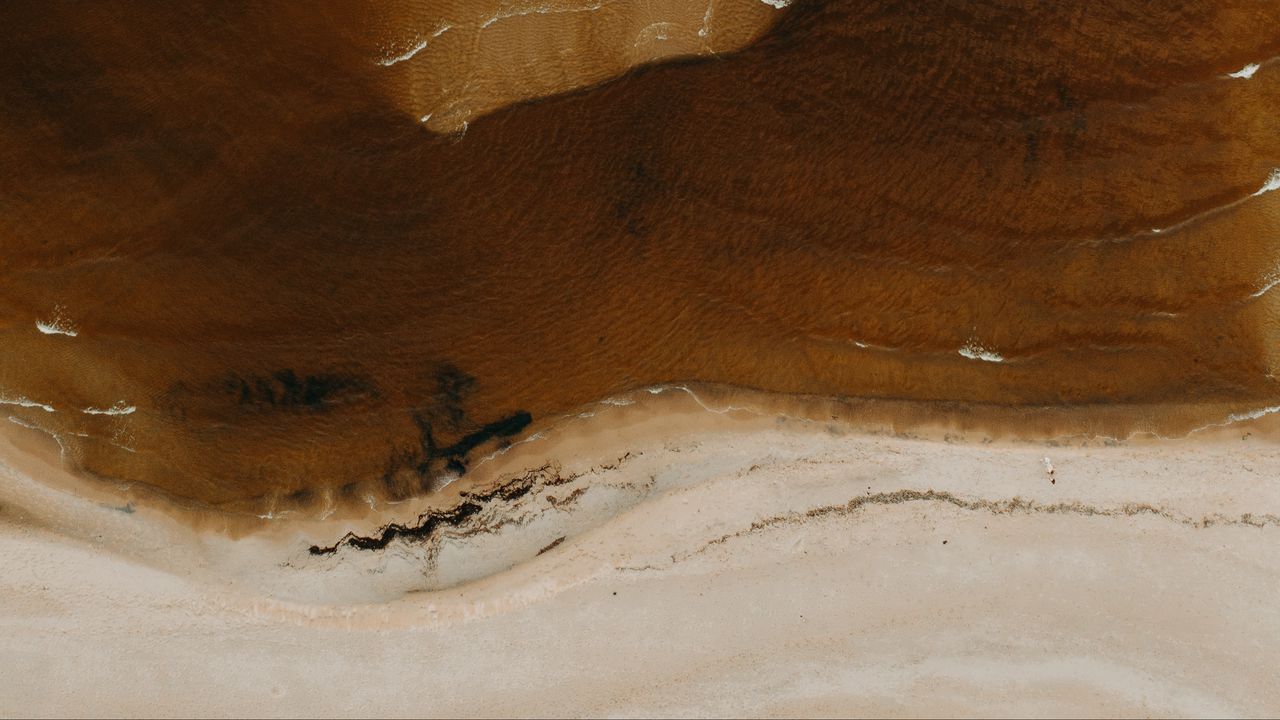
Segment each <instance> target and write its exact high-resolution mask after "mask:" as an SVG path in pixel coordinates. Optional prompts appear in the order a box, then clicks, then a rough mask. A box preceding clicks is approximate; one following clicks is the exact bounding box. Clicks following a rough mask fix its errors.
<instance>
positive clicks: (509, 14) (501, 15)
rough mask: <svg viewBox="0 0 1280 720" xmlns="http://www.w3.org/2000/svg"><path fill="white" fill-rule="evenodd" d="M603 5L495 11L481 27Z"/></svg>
mask: <svg viewBox="0 0 1280 720" xmlns="http://www.w3.org/2000/svg"><path fill="white" fill-rule="evenodd" d="M790 1H791V0H787V2H790ZM602 7H604V0H600V2H596V3H593V4H591V5H587V6H585V7H576V8H556V7H551V6H549V5H535V6H533V7H527V8H520V9H519V10H507V11H504V12H498V13H495V14H494V15H493V16H492V17H490V18H489V19H488V20H485V21H484V22H483V23H481V24H480V29H481V30H484V29H485V28H487V27H489V26H490V25H492V24H494V23H496V22H498V21H499V20H506V19H508V18H514V17H524V16H526V15H559V14H561V13H577V12H592V11H594V10H599V9H600V8H602Z"/></svg>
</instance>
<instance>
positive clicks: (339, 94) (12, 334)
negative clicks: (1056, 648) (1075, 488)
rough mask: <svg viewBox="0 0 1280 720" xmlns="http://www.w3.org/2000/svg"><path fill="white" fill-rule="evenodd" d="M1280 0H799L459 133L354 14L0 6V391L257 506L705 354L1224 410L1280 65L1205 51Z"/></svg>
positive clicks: (1046, 405) (761, 369) (1247, 405)
mask: <svg viewBox="0 0 1280 720" xmlns="http://www.w3.org/2000/svg"><path fill="white" fill-rule="evenodd" d="M760 5H761V7H762V8H763V10H765V11H768V13H775V12H776V11H774V10H773V9H772V8H771V7H767V6H764V5H763V4H760ZM718 6H719V4H717V7H718ZM459 7H461V6H459ZM486 7H487V6H486ZM673 7H674V6H673ZM1277 12H1280V11H1278V10H1277V9H1276V8H1275V7H1274V6H1273V5H1270V4H1267V3H1262V2H1258V3H1247V2H1246V3H1239V4H1234V5H1231V6H1223V5H1222V4H1219V3H1211V2H1203V3H1200V2H1195V3H1189V4H1186V3H1184V4H1180V5H1179V6H1178V7H1176V8H1153V7H1147V6H1146V5H1141V6H1140V5H1138V4H1130V3H1121V4H1120V5H1111V6H1108V7H1090V8H1083V9H1082V8H1076V7H1065V6H1062V7H1059V6H1047V5H1044V4H1040V3H1036V4H1032V3H1027V4H1025V5H1023V4H1018V3H1007V4H999V3H993V4H983V5H975V6H969V7H965V8H947V9H939V8H937V7H936V6H935V4H932V3H924V2H921V3H907V4H900V3H853V2H834V1H832V2H821V1H818V0H814V1H811V2H806V1H805V0H797V2H796V3H795V4H794V5H793V6H792V7H790V8H788V9H786V10H784V11H782V12H780V13H776V17H777V21H776V24H775V25H774V26H773V27H771V28H770V29H769V30H768V31H767V32H766V34H765V35H764V36H762V37H761V38H759V40H758V41H756V42H754V43H752V44H750V45H749V46H747V47H745V48H743V49H741V50H739V51H737V52H730V53H724V54H722V55H720V56H719V57H714V58H701V59H689V58H685V59H680V60H677V61H674V62H667V63H665V64H658V65H651V66H646V67H644V68H640V69H636V70H633V71H631V72H629V73H627V74H626V75H625V76H623V77H621V78H618V79H616V80H613V81H611V82H607V83H604V84H602V85H599V86H597V87H593V88H587V89H579V90H577V91H574V92H569V93H565V94H561V95H556V96H552V97H546V98H543V99H541V100H538V101H536V102H525V103H520V104H517V105H514V106H511V107H507V108H504V109H496V108H495V109H492V112H489V114H488V115H486V116H484V117H482V118H480V119H478V120H476V121H474V122H470V123H469V126H468V129H467V132H466V134H465V135H463V136H461V137H443V136H440V135H439V134H437V133H435V132H432V131H431V130H430V129H428V128H424V127H423V126H422V124H421V123H420V122H419V118H417V117H413V115H412V113H410V112H407V111H406V108H405V106H404V102H405V98H406V97H409V96H410V95H406V93H407V92H408V91H407V90H403V89H399V90H398V89H396V88H395V87H393V85H394V82H391V81H389V80H388V75H387V73H388V71H395V72H399V71H400V70H404V71H405V72H409V70H408V66H407V65H406V66H405V67H403V68H402V67H401V65H405V64H403V63H402V64H397V65H395V66H392V67H391V68H387V67H384V66H381V65H378V64H377V59H378V58H382V57H385V55H380V54H378V53H377V52H374V51H376V50H380V48H375V47H370V45H369V42H368V41H369V35H368V32H369V27H370V26H369V24H368V22H367V20H368V18H367V17H366V16H363V15H362V16H361V17H360V19H359V22H352V18H351V17H348V14H349V13H350V14H352V15H354V14H358V13H357V11H356V10H354V9H350V10H344V9H338V8H330V9H327V10H324V11H313V10H311V9H304V8H293V7H291V6H259V7H250V8H241V7H221V6H220V7H217V8H200V9H198V10H197V9H193V8H187V7H183V6H181V5H177V4H166V5H154V6H153V5H147V6H129V5H122V6H118V7H117V6H110V5H94V6H90V7H82V6H69V5H68V6H61V5H54V6H45V5H40V6H32V7H23V6H21V5H20V4H10V5H7V6H6V7H5V8H4V9H3V10H0V13H3V15H4V20H5V23H6V26H8V27H11V28H14V31H13V35H14V39H13V41H12V42H10V43H7V44H6V46H5V48H4V49H3V50H0V99H2V100H3V101H4V107H5V108H6V112H5V113H4V114H3V116H0V157H4V158H5V160H6V162H5V165H6V167H10V168H16V170H13V171H11V177H12V179H13V184H14V185H15V187H16V188H17V192H14V193H10V194H9V195H8V196H7V199H6V201H5V212H4V213H0V223H2V225H0V232H2V233H3V240H0V243H3V245H2V246H0V249H2V250H3V254H2V261H0V344H2V346H3V347H4V348H5V350H4V353H3V354H0V393H3V394H4V397H5V398H10V399H16V398H25V399H27V400H28V401H29V402H31V403H38V404H47V405H48V406H49V407H53V408H55V410H56V412H52V413H50V412H46V411H44V410H42V409H41V408H39V407H30V406H14V405H5V406H4V409H5V411H6V413H7V414H8V415H13V416H14V417H16V418H18V419H19V420H20V421H22V422H23V423H27V424H32V425H37V426H40V427H42V428H43V429H45V430H47V431H49V432H54V433H56V434H58V435H59V437H60V439H61V442H62V443H64V445H65V447H66V459H67V461H68V462H69V463H71V464H72V465H73V466H74V467H76V468H77V469H79V470H81V471H83V472H85V473H88V474H90V475H92V476H96V477H101V478H104V479H108V480H111V481H115V482H119V483H125V484H127V485H129V486H130V487H132V488H135V489H136V490H134V492H137V493H139V494H146V493H155V494H156V495H157V496H162V497H168V498H171V499H172V500H173V501H174V502H177V503H180V504H182V503H185V504H186V505H187V506H189V507H195V508H204V509H208V508H214V509H216V510H219V511H225V512H231V513H242V514H249V515H256V514H262V513H265V512H275V511H279V510H288V509H295V508H296V509H310V510H312V511H318V510H319V508H321V507H324V506H325V504H326V503H328V502H333V503H337V504H343V503H345V504H346V507H347V508H348V510H349V511H351V512H354V509H356V508H358V507H359V506H360V505H361V504H362V503H363V502H364V498H365V497H366V496H369V495H373V496H375V497H377V498H381V499H403V498H407V497H410V496H414V495H417V494H421V493H424V492H430V491H432V490H435V489H437V488H438V487H439V485H440V483H441V482H442V478H447V477H449V476H452V475H457V474H458V473H460V472H466V473H468V474H470V473H472V472H473V471H474V466H475V463H476V461H477V459H478V457H480V456H483V455H484V454H487V453H488V452H490V451H491V450H493V449H496V448H497V447H498V446H500V445H501V444H502V443H503V442H511V441H518V440H519V439H520V438H521V437H526V436H527V433H530V432H535V431H537V430H538V429H539V428H541V427H546V426H550V425H552V424H554V423H555V422H556V419H557V418H560V417H563V416H565V415H566V414H571V413H573V412H575V411H578V410H580V409H582V408H585V407H587V406H588V404H589V403H591V402H594V401H597V400H600V399H601V398H609V397H622V396H626V394H627V393H628V392H636V391H637V390H636V389H637V388H644V387H649V386H652V385H664V384H670V383H676V382H686V381H688V382H691V383H695V384H694V385H691V386H693V387H697V388H699V392H700V393H701V392H702V389H703V388H722V390H715V391H712V394H715V395H717V397H716V398H714V399H715V400H716V401H717V402H721V403H723V404H735V403H738V402H741V403H742V404H748V405H750V404H756V403H758V401H759V399H760V398H762V397H763V398H768V399H769V400H768V403H769V404H771V403H774V402H780V403H783V404H786V403H790V402H794V403H796V404H797V406H802V405H805V404H810V405H812V406H813V407H812V408H810V409H816V408H818V406H822V405H823V403H830V407H826V406H823V409H822V411H823V412H825V410H826V409H830V408H837V410H836V411H835V412H832V413H828V414H834V415H836V416H837V418H836V419H837V420H839V421H841V422H850V423H852V424H854V425H859V424H870V425H874V424H877V423H885V424H887V425H888V426H890V427H893V428H895V429H896V430H897V431H899V432H908V431H913V430H912V428H916V427H932V426H935V425H936V426H939V427H941V426H948V425H951V424H954V425H955V426H956V427H959V428H960V429H961V430H962V431H964V430H967V431H969V432H975V431H977V430H978V429H979V428H981V429H982V432H983V433H989V434H990V435H992V436H996V437H1001V436H1006V435H1012V436H1024V435H1025V436H1034V435H1035V433H1043V435H1041V437H1053V436H1055V435H1064V434H1068V435H1074V434H1080V433H1083V434H1086V435H1095V436H1111V437H1116V438H1124V437H1127V436H1128V435H1130V434H1131V433H1132V432H1134V431H1150V432H1154V433H1158V434H1162V435H1177V434H1180V433H1182V432H1185V431H1189V430H1191V429H1194V428H1196V427H1199V426H1202V425H1206V424H1212V423H1217V422H1222V421H1225V420H1227V419H1228V418H1230V417H1231V416H1232V415H1233V414H1239V413H1243V412H1247V411H1250V410H1255V409H1258V408H1261V407H1266V406H1273V405H1276V404H1277V402H1276V397H1277V393H1276V388H1275V384H1274V381H1273V380H1272V378H1271V374H1272V367H1273V365H1274V362H1275V358H1274V357H1273V355H1274V352H1275V350H1274V348H1275V347H1276V346H1275V343H1274V342H1273V340H1274V328H1275V325H1274V307H1275V306H1274V297H1273V296H1272V295H1271V294H1265V293H1264V294H1262V295H1260V296H1257V297H1255V295H1256V294H1257V293H1259V292H1260V291H1262V290H1263V289H1264V288H1265V287H1266V286H1267V285H1268V283H1270V282H1271V281H1272V279H1273V273H1274V272H1275V271H1276V263H1277V259H1276V258H1277V254H1276V248H1275V233H1274V229H1275V220H1274V218H1275V212H1276V203H1277V202H1280V193H1263V194H1256V193H1258V191H1259V190H1260V189H1261V188H1262V187H1263V186H1264V183H1266V182H1267V181H1268V178H1269V177H1271V173H1272V172H1273V170H1274V169H1275V168H1276V167H1277V166H1280V128H1277V126H1276V123H1277V120H1276V118H1275V113H1274V112H1273V106H1274V98H1275V97H1277V94H1278V93H1280V72H1277V71H1276V66H1275V65H1274V64H1266V65H1264V66H1263V67H1262V68H1261V69H1260V70H1259V71H1258V72H1257V73H1256V74H1255V75H1254V76H1253V77H1252V78H1249V79H1248V80H1240V79H1231V78H1228V77H1226V74H1227V73H1229V72H1232V71H1234V70H1237V69H1239V68H1240V67H1242V66H1244V65H1246V64H1247V63H1252V62H1264V63H1265V62H1267V61H1268V60H1269V59H1271V58H1274V57H1276V56H1277V55H1280V40H1278V39H1277V38H1276V37H1275V35H1274V33H1272V32H1271V30H1270V28H1273V27H1275V26H1276V21H1277V20H1280V17H1277V16H1276V14H1277ZM557 17H559V16H557ZM771 17H772V16H771ZM425 19H426V18H425V17H424V18H418V19H415V20H414V22H415V23H419V20H422V21H425ZM562 21H563V22H569V21H568V20H567V19H566V18H564V17H561V18H560V19H559V20H554V22H556V23H559V22H562ZM505 22H506V21H504V24H505ZM510 22H512V23H521V22H526V21H524V20H512V21H510ZM527 22H528V23H530V27H531V28H532V27H533V26H534V25H536V24H537V23H540V22H548V23H550V22H553V20H552V19H550V18H546V19H538V18H533V17H531V18H529V19H528V20H527ZM573 22H579V21H578V20H574V21H573ZM419 24H420V23H419ZM415 27H417V26H416V25H415ZM498 27H499V26H498V25H493V26H491V28H489V29H494V28H498ZM510 27H511V28H516V27H518V26H517V25H511V26H510ZM556 27H557V28H561V29H564V30H565V31H566V32H569V31H570V30H569V26H568V25H556ZM744 27H745V26H744ZM486 32H488V30H486ZM510 32H516V30H514V29H513V30H510ZM530 32H532V29H531V30H530ZM441 37H442V38H447V37H449V34H448V33H445V35H442V36H441ZM495 47H496V48H497V50H502V49H503V48H504V47H505V46H495ZM504 51H505V50H504ZM423 57H424V60H425V58H426V57H427V56H423ZM442 57H444V56H442ZM450 57H452V56H450ZM456 57H458V58H462V57H463V56H462V55H457V56H456ZM467 57H472V56H467ZM474 57H480V56H478V55H477V56H474ZM495 57H496V56H495ZM610 57H613V56H610ZM415 59H416V58H415ZM458 62H462V60H461V59H459V60H458ZM476 62H482V61H480V60H477V61H476ZM483 62H487V61H483ZM610 62H612V61H610ZM482 64H483V63H482ZM532 65H536V63H532V61H531V66H532ZM537 67H542V66H541V65H537ZM414 72H417V71H414ZM424 72H425V71H424ZM431 72H435V71H431ZM574 82H578V81H576V80H574V81H573V82H569V83H568V84H567V85H565V87H570V86H572V85H573V83H574ZM389 83H390V84H389ZM531 87H532V86H531ZM504 92H505V91H504ZM538 92H541V90H539V91H538ZM486 97H488V98H489V100H486V101H485V102H490V101H493V102H496V100H493V99H494V98H499V97H505V95H503V94H502V93H499V92H496V91H495V92H494V93H492V94H490V95H488V96H486ZM483 105H484V103H480V104H478V105H476V107H477V108H480V107H481V106H483ZM477 112H480V110H477ZM1153 229H1161V230H1164V232H1160V233H1153V232H1152V230H1153ZM55 315H59V316H62V319H63V320H64V321H65V322H66V323H67V324H68V326H69V327H74V329H75V331H76V333H77V334H76V335H75V336H74V337H72V336H68V335H59V334H45V333H43V332H41V331H39V330H37V328H36V322H37V321H40V322H46V321H48V320H50V318H52V317H54V316H55ZM962 349H964V350H966V352H967V353H968V355H962V354H961V353H960V351H961V350H962ZM996 356H999V360H1000V361H999V362H992V361H987V360H984V359H983V357H987V358H988V359H995V358H996ZM748 391H750V392H755V391H763V392H767V393H769V394H766V395H750V392H748ZM638 392H639V393H643V392H644V391H643V390H639V391H638ZM780 395H795V396H797V398H798V399H795V400H779V399H778V397H779V396H780ZM734 397H738V398H740V399H739V400H734V399H733V398H734ZM815 397H818V398H820V397H836V398H845V399H843V400H830V401H826V400H814V399H813V398H815ZM116 403H123V404H124V405H126V406H129V407H135V408H136V411H134V412H132V413H130V414H119V415H104V414H86V413H84V412H83V410H85V409H88V408H93V409H104V408H110V407H112V406H113V405H115V404H116ZM800 409H802V410H803V409H804V408H800ZM798 414H802V415H804V416H806V417H811V418H817V417H822V415H821V414H814V413H810V412H809V410H804V412H802V413H798ZM889 416H892V418H891V419H886V418H888V417H889ZM526 420H527V421H528V422H527V423H526V422H525V421H526ZM526 424H527V425H528V427H527V428H526V429H524V430H520V429H519V428H516V426H517V425H519V426H524V425H526ZM511 428H515V429H514V430H511V432H506V431H507V430H508V429H511ZM499 431H502V432H499ZM512 433H515V434H512ZM522 433H523V434H522ZM490 435H495V436H499V437H489V436H490ZM482 438H484V439H486V440H487V442H483V443H482V442H480V440H481V439H482ZM442 448H443V449H446V450H448V452H445V453H444V454H443V455H440V454H438V451H439V450H440V449H442Z"/></svg>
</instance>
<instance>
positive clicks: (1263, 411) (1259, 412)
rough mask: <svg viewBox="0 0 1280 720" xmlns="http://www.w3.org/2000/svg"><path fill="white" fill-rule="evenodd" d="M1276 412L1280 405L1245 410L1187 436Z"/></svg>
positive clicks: (1197, 429)
mask: <svg viewBox="0 0 1280 720" xmlns="http://www.w3.org/2000/svg"><path fill="white" fill-rule="evenodd" d="M1277 412H1280V405H1271V406H1269V407H1262V408H1256V409H1254V410H1246V411H1245V412H1238V413H1231V414H1230V415H1228V416H1227V419H1226V420H1223V421H1222V422H1216V423H1209V424H1208V425H1201V426H1200V427H1198V428H1196V429H1194V430H1192V431H1190V432H1188V433H1187V435H1193V434H1195V433H1198V432H1200V431H1201V430H1209V429H1212V428H1220V427H1226V426H1228V425H1234V424H1235V423H1238V422H1245V421H1247V420H1257V419H1258V418H1261V417H1266V416H1267V415H1271V414H1273V413H1277Z"/></svg>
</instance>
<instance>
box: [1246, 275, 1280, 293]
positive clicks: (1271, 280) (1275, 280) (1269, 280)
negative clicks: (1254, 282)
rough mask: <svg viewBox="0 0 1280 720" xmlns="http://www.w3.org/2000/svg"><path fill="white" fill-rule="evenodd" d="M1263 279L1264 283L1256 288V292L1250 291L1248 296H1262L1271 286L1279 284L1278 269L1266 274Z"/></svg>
mask: <svg viewBox="0 0 1280 720" xmlns="http://www.w3.org/2000/svg"><path fill="white" fill-rule="evenodd" d="M1265 280H1266V283H1265V284H1264V285H1263V286H1262V287H1261V288H1258V290H1257V291H1256V292H1252V293H1250V294H1249V297H1251V298H1259V297H1262V296H1263V295H1266V294H1267V293H1268V292H1269V291H1270V290H1271V288H1273V287H1275V286H1276V285H1280V271H1273V272H1272V273H1271V274H1270V275H1268V276H1267V277H1266V278H1265Z"/></svg>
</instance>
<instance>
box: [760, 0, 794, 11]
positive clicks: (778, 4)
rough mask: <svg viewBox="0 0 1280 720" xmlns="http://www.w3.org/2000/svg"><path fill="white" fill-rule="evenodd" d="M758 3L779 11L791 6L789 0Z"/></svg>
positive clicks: (765, 0)
mask: <svg viewBox="0 0 1280 720" xmlns="http://www.w3.org/2000/svg"><path fill="white" fill-rule="evenodd" d="M760 2H762V3H764V4H765V5H772V6H773V7H775V8H777V9H779V10H781V9H782V8H784V7H786V6H788V5H790V4H791V0H760Z"/></svg>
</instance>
